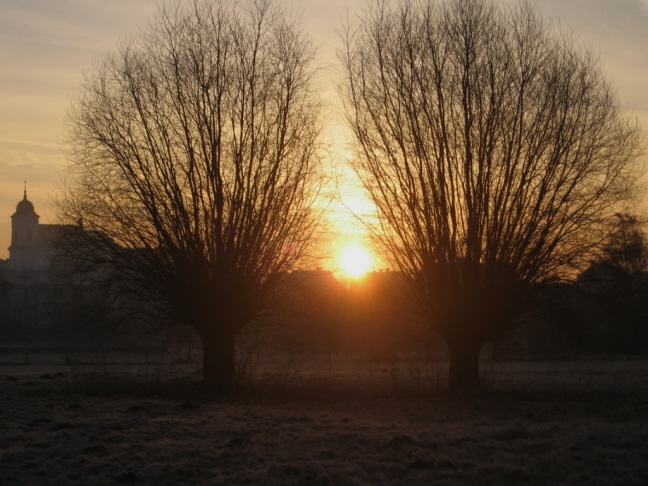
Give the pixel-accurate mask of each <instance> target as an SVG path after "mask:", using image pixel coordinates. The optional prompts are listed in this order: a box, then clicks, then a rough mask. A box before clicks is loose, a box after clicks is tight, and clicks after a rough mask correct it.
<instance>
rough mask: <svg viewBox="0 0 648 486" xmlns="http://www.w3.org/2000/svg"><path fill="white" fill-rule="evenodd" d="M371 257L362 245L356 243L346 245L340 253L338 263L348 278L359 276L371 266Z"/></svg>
mask: <svg viewBox="0 0 648 486" xmlns="http://www.w3.org/2000/svg"><path fill="white" fill-rule="evenodd" d="M372 263H373V259H372V257H371V253H369V250H367V249H366V248H365V247H364V246H362V245H359V244H357V243H354V244H351V245H348V246H347V247H346V248H344V250H343V252H342V254H341V255H340V264H341V265H342V271H343V272H344V275H346V276H347V277H349V278H361V277H363V276H364V275H365V274H366V273H367V272H368V271H369V269H370V268H371V265H372Z"/></svg>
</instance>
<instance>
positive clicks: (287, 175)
mask: <svg viewBox="0 0 648 486" xmlns="http://www.w3.org/2000/svg"><path fill="white" fill-rule="evenodd" d="M313 56H314V50H313V48H312V44H311V42H310V41H309V38H308V37H307V36H306V35H305V34H304V33H303V32H301V31H300V30H299V29H298V27H297V25H296V24H295V22H294V21H293V20H291V19H290V18H289V17H288V16H287V15H286V14H285V12H284V11H283V10H281V9H279V8H277V7H275V6H274V5H272V3H271V2H270V1H269V0H254V1H249V2H236V3H234V2H227V1H206V0H205V1H203V0H196V1H195V2H192V3H191V4H185V3H181V2H176V3H172V4H169V5H166V6H162V7H161V8H160V9H159V10H158V12H157V15H156V16H155V18H154V19H153V21H152V23H151V24H150V25H149V27H148V29H147V30H146V31H145V32H144V33H142V34H141V35H140V36H138V37H137V38H134V39H132V40H130V41H127V42H124V43H122V44H121V45H119V47H118V48H117V49H116V50H114V51H112V52H109V53H106V54H104V55H103V56H101V57H100V58H99V59H98V61H97V63H96V65H95V67H94V68H93V69H92V70H91V71H90V72H89V73H87V75H86V76H85V81H84V82H83V85H82V87H81V90H80V93H79V95H78V96H77V98H76V100H75V101H74V103H73V106H72V110H71V112H70V116H69V119H70V131H69V133H70V137H69V138H70V142H71V144H72V157H71V161H70V162H69V164H68V166H67V168H66V172H65V176H66V179H65V183H64V197H63V198H62V201H61V203H60V209H61V213H62V216H63V218H64V220H67V221H73V222H76V221H78V220H80V219H82V221H83V223H84V226H85V228H87V229H90V230H95V231H97V232H100V234H102V235H105V237H106V238H101V239H97V238H95V239H94V241H89V242H87V248H89V249H90V250H91V251H88V252H85V253H84V257H87V258H85V263H87V264H92V263H98V262H103V263H104V264H107V265H110V268H111V269H112V272H113V274H115V275H118V276H119V277H121V279H120V281H121V284H122V286H125V288H127V289H128V292H129V293H130V295H136V296H138V298H140V299H142V300H143V301H145V302H153V303H154V306H153V307H154V308H155V309H157V310H159V311H160V312H159V314H158V318H160V319H162V318H164V319H166V320H169V321H173V322H177V323H186V324H189V325H191V326H192V327H194V329H195V330H196V331H197V333H198V334H199V335H200V337H201V339H202V342H203V348H204V360H205V362H204V366H205V371H204V373H205V374H204V379H205V381H206V382H209V383H210V384H212V385H214V386H215V387H216V388H217V389H222V388H223V387H226V386H229V385H230V384H231V382H232V380H233V372H234V371H233V366H234V365H233V360H234V354H233V353H234V343H235V339H236V335H237V334H238V332H239V331H240V329H241V327H242V326H243V325H244V324H245V323H246V322H248V321H249V320H250V319H252V318H253V317H255V316H256V315H258V313H259V312H261V311H262V310H263V309H264V308H265V306H266V304H268V299H267V295H268V288H269V285H270V284H271V283H272V281H273V278H274V277H276V276H277V275H278V274H279V273H281V272H283V271H286V270H288V269H290V268H292V267H294V266H295V265H296V264H297V263H298V262H303V259H304V258H305V256H306V255H307V249H308V247H309V245H310V244H311V242H312V241H313V233H314V232H315V231H316V228H317V221H318V216H317V214H316V213H315V212H314V210H313V207H314V206H313V201H314V200H315V199H316V198H317V193H318V187H319V184H318V177H319V174H320V171H319V166H318V160H317V157H316V150H317V146H316V140H317V135H318V127H319V124H318V108H319V107H318V102H317V99H316V96H315V95H314V92H313V91H312V88H311V86H312V77H313V72H314V71H313V68H312V67H311V65H312V61H313ZM104 243H105V244H104ZM115 243H116V244H115ZM122 288H124V287H122ZM217 391H218V390H217Z"/></svg>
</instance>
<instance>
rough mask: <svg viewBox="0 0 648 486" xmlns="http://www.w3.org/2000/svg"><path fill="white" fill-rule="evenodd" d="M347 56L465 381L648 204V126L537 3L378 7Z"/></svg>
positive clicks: (369, 150) (363, 126) (409, 264)
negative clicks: (646, 144)
mask: <svg viewBox="0 0 648 486" xmlns="http://www.w3.org/2000/svg"><path fill="white" fill-rule="evenodd" d="M344 38H345V50H344V52H343V53H342V54H341V56H340V57H341V60H342V61H343V63H344V65H345V67H346V75H347V81H346V83H345V87H344V89H343V96H344V100H345V106H346V113H347V118H348V120H349V123H350V125H351V127H352V129H353V131H354V132H355V136H356V138H357V141H358V144H359V155H358V160H357V165H356V169H357V172H358V174H359V175H360V177H361V179H362V181H363V183H364V186H365V188H366V190H367V192H368V194H369V195H370V196H371V198H372V199H373V201H374V203H375V205H376V207H377V212H378V224H377V227H376V228H374V229H375V234H376V237H377V240H378V241H379V243H380V244H382V247H383V248H384V250H385V256H386V258H388V259H389V261H390V263H391V264H392V265H394V267H395V268H398V269H400V270H402V271H403V272H404V273H405V274H406V275H407V276H408V278H409V281H410V283H411V284H412V288H413V290H414V291H415V294H416V295H417V297H418V298H419V299H420V304H421V305H422V308H423V309H424V315H425V318H426V319H427V320H428V321H429V323H430V324H431V326H432V327H433V328H434V329H435V330H437V331H438V332H439V333H440V334H441V335H442V336H443V337H444V338H445V340H446V342H447V344H448V347H449V352H450V372H449V384H450V386H451V387H453V388H455V387H463V386H472V385H475V384H477V383H478V380H479V353H480V350H481V348H482V346H483V344H484V343H485V342H486V341H488V340H491V339H494V338H496V337H498V336H501V335H502V334H503V333H505V332H507V331H509V330H510V329H512V328H513V327H514V326H515V325H516V321H517V318H518V316H519V314H520V311H521V309H522V308H523V307H524V305H525V304H526V303H527V302H528V300H529V298H530V296H531V294H532V291H533V290H534V289H536V288H537V287H538V286H539V285H541V284H543V283H546V282H549V281H552V280H554V279H558V278H561V277H566V276H570V275H573V272H574V268H578V267H580V266H582V265H583V264H586V263H587V262H588V261H589V258H590V257H591V255H592V252H593V250H594V249H595V247H596V246H597V245H600V244H601V242H602V241H603V239H604V235H605V233H606V231H607V229H608V228H609V222H610V220H611V219H612V220H613V219H614V214H615V213H616V212H618V211H619V208H620V207H623V205H624V203H626V202H627V201H629V200H631V199H632V198H633V197H634V196H635V195H636V191H635V182H636V179H637V175H638V173H639V170H640V169H639V167H638V164H637V163H636V162H637V160H638V157H639V155H640V151H641V137H640V130H639V127H638V125H637V124H636V122H633V121H632V120H629V119H628V118H627V117H626V115H625V114H624V113H623V111H622V109H621V108H620V107H619V102H618V100H617V96H616V94H615V92H614V90H613V89H612V87H611V85H610V83H609V81H608V80H607V79H606V78H605V76H604V75H603V73H602V72H601V70H600V68H599V66H598V64H597V59H596V58H595V56H594V55H593V54H592V52H591V51H590V50H588V49H585V48H582V47H578V46H577V44H575V43H574V42H573V41H574V39H573V37H572V36H570V35H568V34H565V33H564V32H561V31H557V30H556V29H555V28H553V27H552V26H551V25H549V24H548V23H546V22H545V21H543V20H542V19H541V18H540V17H539V16H538V14H537V13H536V12H535V11H534V9H533V8H531V7H530V6H529V5H528V4H522V5H518V6H517V7H515V8H505V7H501V6H499V5H498V4H497V3H493V2H490V1H486V0H449V1H447V2H445V3H442V2H434V1H426V0H422V1H420V2H405V1H403V2H400V3H399V4H398V5H397V6H395V7H390V6H389V4H388V3H387V2H379V3H377V4H375V5H374V4H372V6H370V7H369V8H368V10H367V12H366V15H365V16H364V18H363V19H362V20H361V22H359V23H358V25H357V26H353V25H351V26H347V28H346V30H345V34H344Z"/></svg>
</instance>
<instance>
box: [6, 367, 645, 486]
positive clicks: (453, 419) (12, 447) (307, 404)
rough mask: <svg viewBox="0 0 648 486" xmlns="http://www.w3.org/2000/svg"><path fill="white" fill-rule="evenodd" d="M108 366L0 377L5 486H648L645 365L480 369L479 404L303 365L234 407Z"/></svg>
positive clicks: (420, 381) (399, 376)
mask: <svg viewBox="0 0 648 486" xmlns="http://www.w3.org/2000/svg"><path fill="white" fill-rule="evenodd" d="M109 365H110V363H103V364H102V365H97V366H96V369H90V368H86V369H84V368H82V367H76V368H75V367H68V368H64V367H62V366H59V367H50V369H45V368H44V367H43V366H44V365H34V364H31V365H24V364H23V365H15V364H5V365H2V366H0V431H2V432H1V433H0V484H3V485H13V484H16V485H19V484H20V485H23V484H156V485H157V484H277V485H286V484H332V485H340V484H480V485H481V484H525V485H527V484H538V485H547V484H583V485H585V484H587V485H596V484H623V485H631V484H637V485H643V484H648V464H647V463H646V457H648V372H647V371H646V370H648V362H646V361H586V362H546V363H504V364H502V363H499V364H498V363H485V364H483V370H484V376H485V378H486V382H487V387H486V389H485V390H482V391H479V392H471V393H449V392H447V391H445V390H444V387H443V384H439V382H438V381H435V380H438V378H436V377H438V376H440V375H441V374H442V372H443V371H444V369H443V365H439V364H436V365H432V364H430V368H429V369H423V370H421V369H419V367H418V365H416V366H414V365H412V364H411V363H410V366H409V367H408V364H407V363H405V362H401V363H391V364H390V363H386V364H382V365H381V364H371V365H369V364H363V363H360V362H355V364H354V362H353V361H348V362H347V368H346V370H345V369H344V367H343V365H342V362H339V363H331V366H330V367H328V366H327V367H326V368H325V369H324V370H323V371H320V373H319V374H318V373H317V372H316V368H315V367H314V366H313V367H308V366H307V365H306V364H305V363H301V364H299V365H297V364H294V363H293V365H294V369H293V370H292V371H290V372H288V371H287V368H286V367H285V366H284V368H281V369H283V370H284V371H283V374H282V373H280V372H279V371H275V372H274V373H269V374H268V377H267V378H259V379H258V380H256V381H255V383H254V386H253V387H252V388H251V389H250V390H249V391H248V392H247V393H245V394H244V395H242V396H241V397H239V398H237V399H236V400H232V401H229V402H226V403H217V402H214V401H211V400H210V399H209V398H208V397H206V396H204V395H202V394H201V393H200V392H199V391H198V388H197V387H196V384H195V383H196V381H195V375H194V374H192V373H193V371H192V370H190V369H182V370H180V371H178V370H177V369H176V372H175V373H172V372H170V369H169V368H163V369H162V371H159V370H158V372H156V373H150V372H146V373H142V370H143V368H134V369H135V372H131V373H124V372H123V370H122V372H119V373H118V372H115V370H116V368H113V369H112V370H111V369H110V368H109ZM102 366H104V367H103V368H102ZM115 366H116V365H115ZM149 366H151V367H152V368H151V369H153V368H154V366H153V365H149ZM412 366H414V368H415V369H412ZM369 368H371V370H369ZM131 369H133V368H131ZM279 369H280V368H277V370H279ZM102 370H103V371H102ZM138 370H139V371H138ZM183 373H184V374H183Z"/></svg>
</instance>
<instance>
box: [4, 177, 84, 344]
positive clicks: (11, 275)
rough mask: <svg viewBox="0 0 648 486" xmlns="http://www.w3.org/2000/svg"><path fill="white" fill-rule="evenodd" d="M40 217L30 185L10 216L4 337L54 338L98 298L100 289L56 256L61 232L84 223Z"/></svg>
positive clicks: (5, 283)
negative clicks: (29, 194) (54, 332)
mask: <svg viewBox="0 0 648 486" xmlns="http://www.w3.org/2000/svg"><path fill="white" fill-rule="evenodd" d="M39 219H40V217H39V215H38V214H37V213H36V211H35V209H34V204H33V203H32V202H31V201H30V200H29V199H27V190H26V189H25V192H24V194H23V198H22V200H21V201H19V202H18V204H17V206H16V212H15V213H14V214H13V215H12V216H11V246H9V259H8V260H3V261H1V262H0V340H2V338H3V336H4V337H5V338H6V337H7V336H13V337H16V338H17V339H18V340H19V341H25V340H29V341H34V340H42V339H49V338H50V337H51V336H49V334H50V333H51V331H52V329H53V328H54V327H57V326H58V327H60V325H61V324H62V323H65V322H67V323H69V321H70V320H71V319H73V317H74V314H75V312H74V310H75V309H79V308H81V307H83V306H84V305H85V304H87V303H88V302H89V301H90V300H96V289H93V288H91V285H89V284H88V282H83V281H81V280H80V279H79V278H78V276H74V275H72V272H69V271H67V270H68V269H66V268H65V263H64V262H63V261H62V259H61V258H59V257H58V255H57V250H56V239H57V238H58V236H59V235H61V234H62V232H64V231H70V230H74V231H79V230H80V228H79V227H76V226H70V225H57V224H41V223H40V221H39ZM93 294H95V295H93ZM5 341H6V339H5Z"/></svg>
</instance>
